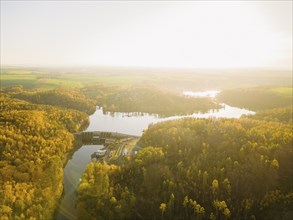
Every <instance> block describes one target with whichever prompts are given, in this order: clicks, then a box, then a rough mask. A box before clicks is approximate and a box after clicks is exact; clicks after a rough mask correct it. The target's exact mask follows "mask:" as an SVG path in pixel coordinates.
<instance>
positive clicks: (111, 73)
mask: <svg viewBox="0 0 293 220" xmlns="http://www.w3.org/2000/svg"><path fill="white" fill-rule="evenodd" d="M291 81H292V76H291V73H290V72H284V71H282V72H280V71H275V72H273V71H259V70H221V71H219V70H188V69H138V68H129V69H127V68H83V69H82V68H79V69H78V68H76V69H69V68H67V69H56V68H55V69H53V68H51V69H48V68H1V88H3V87H9V86H15V85H23V86H24V87H25V88H40V89H50V88H57V87H78V88H80V87H83V86H86V85H91V84H97V83H98V84H105V85H113V86H116V85H119V86H141V85H143V86H155V87H160V88H162V89H168V90H169V91H175V92H178V91H183V90H194V91H199V90H207V89H209V90H210V89H216V90H225V89H233V88H244V87H255V86H272V85H274V86H276V87H278V88H277V91H278V92H280V93H290V92H292V89H291V90H290V88H288V89H285V90H284V89H283V87H284V86H287V87H288V86H291V85H290V82H291Z"/></svg>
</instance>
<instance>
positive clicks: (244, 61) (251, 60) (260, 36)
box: [1, 0, 292, 69]
mask: <svg viewBox="0 0 293 220" xmlns="http://www.w3.org/2000/svg"><path fill="white" fill-rule="evenodd" d="M1 65H2V66H4V65H30V66H64V65H65V66H82V65H91V66H92V65H95V66H146V67H186V68H193V67H194V68H220V67H221V68H222V67H224V68H226V67H230V68H234V67H265V68H282V69H292V1H236V2H234V1H224V2H221V1H207V2H202V1H186V2H182V1H170V2H166V1H159V2H158V1H145V2H141V1H139V2H138V1H128V2H127V1H125V2H124V1H108V2H102V1H88V2H86V1H71V2H70V1H60V2H57V1H41V2H36V1H2V0H1Z"/></svg>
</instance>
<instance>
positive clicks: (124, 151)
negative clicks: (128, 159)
mask: <svg viewBox="0 0 293 220" xmlns="http://www.w3.org/2000/svg"><path fill="white" fill-rule="evenodd" d="M126 155H127V149H125V148H124V149H123V151H122V156H126Z"/></svg>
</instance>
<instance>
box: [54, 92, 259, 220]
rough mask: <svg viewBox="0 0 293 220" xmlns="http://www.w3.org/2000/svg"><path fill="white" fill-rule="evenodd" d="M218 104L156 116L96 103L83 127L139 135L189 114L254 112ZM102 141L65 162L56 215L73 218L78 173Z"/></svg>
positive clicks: (226, 115) (210, 94)
mask: <svg viewBox="0 0 293 220" xmlns="http://www.w3.org/2000/svg"><path fill="white" fill-rule="evenodd" d="M218 93H219V92H218V91H214V90H211V91H205V92H192V91H188V92H183V95H185V96H191V97H211V98H215V97H216V95H217V94H218ZM221 105H222V108H221V109H217V110H210V111H209V112H207V113H194V114H192V115H185V116H176V115H175V116H171V117H165V118H160V117H159V116H158V115H154V114H147V113H123V112H115V113H110V112H106V113H104V112H103V109H102V108H99V107H97V109H96V111H95V113H94V114H93V115H91V116H90V125H89V127H88V128H87V129H86V131H110V132H119V133H123V134H129V135H137V136H141V135H142V133H143V130H144V129H147V127H148V125H149V124H151V123H158V122H161V121H167V120H173V119H179V118H186V117H193V118H209V117H216V118H219V117H223V118H239V117H240V116H241V115H242V114H254V112H252V111H249V110H247V109H241V108H236V107H232V106H229V105H226V104H224V103H223V104H221ZM102 147H103V145H83V146H82V147H81V148H79V149H78V150H77V151H76V152H74V154H73V156H72V158H71V159H70V160H69V161H68V162H67V164H66V166H65V168H64V195H63V198H62V200H61V203H60V207H59V209H58V210H57V213H56V219H58V220H64V219H76V215H75V202H76V194H75V189H76V188H77V186H78V184H79V181H80V178H81V175H82V173H83V172H84V171H85V168H86V165H87V164H88V163H89V162H90V161H91V154H92V153H93V152H95V151H97V150H98V149H101V148H102Z"/></svg>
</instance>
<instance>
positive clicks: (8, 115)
mask: <svg viewBox="0 0 293 220" xmlns="http://www.w3.org/2000/svg"><path fill="white" fill-rule="evenodd" d="M18 89H20V88H11V90H10V91H9V92H8V91H6V92H3V93H1V95H0V128H1V129H0V143H1V145H0V147H1V148H0V160H1V161H0V175H1V178H0V185H1V189H0V197H1V202H0V216H1V219H31V220H32V219H52V218H53V214H54V211H55V209H56V207H57V204H58V201H59V198H60V196H61V194H62V192H63V165H64V162H65V161H66V154H67V153H68V152H70V151H71V150H73V148H74V147H75V140H74V136H73V134H72V132H77V131H81V130H83V129H85V128H86V127H87V126H88V123H89V121H88V115H87V114H86V113H84V112H80V111H76V110H74V109H64V108H60V107H53V106H50V105H44V104H39V105H36V104H33V103H31V102H27V101H24V100H20V99H16V98H12V96H13V94H14V92H15V90H18ZM13 91H14V92H13Z"/></svg>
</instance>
